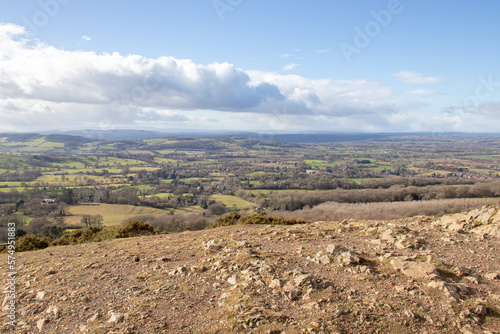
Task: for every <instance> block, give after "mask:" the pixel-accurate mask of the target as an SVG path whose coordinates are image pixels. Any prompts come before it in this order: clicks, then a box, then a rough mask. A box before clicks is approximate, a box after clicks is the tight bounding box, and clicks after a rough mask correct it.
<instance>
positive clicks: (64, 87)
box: [0, 0, 500, 133]
mask: <svg viewBox="0 0 500 334" xmlns="http://www.w3.org/2000/svg"><path fill="white" fill-rule="evenodd" d="M0 6H1V7H0V8H2V10H1V11H0V117H1V119H2V122H0V130H1V131H42V130H64V129H88V128H93V129H120V128H141V129H156V130H162V129H180V130H189V129H196V130H223V131H232V130H238V131H262V132H266V133H273V132H276V133H278V132H308V131H336V132H338V131H356V132H358V131H361V132H363V131H368V132H408V131H428V132H447V131H467V132H498V129H499V125H500V112H499V111H500V66H499V65H500V64H499V62H498V55H499V54H500V52H499V51H500V50H499V49H500V43H498V42H499V37H498V31H500V27H499V25H500V24H499V23H498V19H497V16H498V13H499V12H500V3H499V2H498V1H493V0H488V1H478V2H474V3H473V2H457V1H450V0H444V1H430V0H385V1H379V0H372V1H360V0H352V1H339V0H329V1H327V0H314V1H282V0H274V1H263V0H196V1H195V0H162V1H142V2H136V1H128V2H125V1H116V0H108V1H95V0H86V1H82V0H39V1H31V0H25V1H10V0H0Z"/></svg>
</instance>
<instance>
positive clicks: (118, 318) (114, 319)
mask: <svg viewBox="0 0 500 334" xmlns="http://www.w3.org/2000/svg"><path fill="white" fill-rule="evenodd" d="M123 319H124V316H123V314H121V313H114V312H111V317H110V318H109V320H108V321H107V322H108V323H113V324H119V323H120V322H123Z"/></svg>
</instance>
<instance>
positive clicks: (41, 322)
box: [36, 319, 47, 333]
mask: <svg viewBox="0 0 500 334" xmlns="http://www.w3.org/2000/svg"><path fill="white" fill-rule="evenodd" d="M46 324H47V319H40V320H38V321H37V322H36V328H38V331H40V333H41V332H43V330H44V328H45V325H46Z"/></svg>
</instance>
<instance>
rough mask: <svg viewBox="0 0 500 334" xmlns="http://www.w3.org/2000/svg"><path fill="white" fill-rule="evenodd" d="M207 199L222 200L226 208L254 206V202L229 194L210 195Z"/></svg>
mask: <svg viewBox="0 0 500 334" xmlns="http://www.w3.org/2000/svg"><path fill="white" fill-rule="evenodd" d="M209 199H213V200H214V201H218V202H222V203H224V204H225V205H226V206H227V207H228V208H238V209H242V208H249V207H252V206H256V204H255V203H252V202H248V201H245V200H244V199H241V198H239V197H236V196H229V195H211V196H210V197H209Z"/></svg>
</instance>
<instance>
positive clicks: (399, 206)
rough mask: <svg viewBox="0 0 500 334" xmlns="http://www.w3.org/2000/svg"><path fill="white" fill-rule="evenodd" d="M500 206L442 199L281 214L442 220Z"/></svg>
mask: <svg viewBox="0 0 500 334" xmlns="http://www.w3.org/2000/svg"><path fill="white" fill-rule="evenodd" d="M499 203H500V199H499V198H466V199H441V200H429V201H411V202H389V203H386V202H384V203H359V204H347V203H336V202H328V203H323V204H320V205H318V206H315V207H313V208H305V209H302V210H298V211H294V212H279V214H280V215H282V216H285V217H293V218H302V219H306V220H311V221H319V220H330V221H336V220H343V219H359V220H372V219H379V220H390V219H397V218H404V217H413V216H420V215H425V216H441V215H445V214H448V213H455V212H462V211H467V210H471V209H474V208H477V207H481V206H483V205H490V204H496V205H498V204H499ZM274 214H277V213H274Z"/></svg>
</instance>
